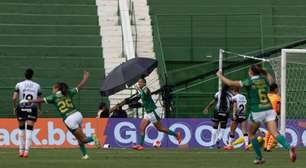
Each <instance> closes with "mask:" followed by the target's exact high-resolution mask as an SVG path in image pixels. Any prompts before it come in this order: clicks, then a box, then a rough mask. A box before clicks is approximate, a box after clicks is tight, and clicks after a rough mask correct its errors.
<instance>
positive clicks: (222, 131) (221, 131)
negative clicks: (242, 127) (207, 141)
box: [218, 128, 225, 140]
mask: <svg viewBox="0 0 306 168" xmlns="http://www.w3.org/2000/svg"><path fill="white" fill-rule="evenodd" d="M224 131H225V129H224V128H220V131H219V135H218V140H222V138H223V134H224Z"/></svg>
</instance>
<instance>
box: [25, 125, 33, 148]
mask: <svg viewBox="0 0 306 168" xmlns="http://www.w3.org/2000/svg"><path fill="white" fill-rule="evenodd" d="M31 143H32V130H27V131H26V143H25V151H27V152H29V150H30V147H31Z"/></svg>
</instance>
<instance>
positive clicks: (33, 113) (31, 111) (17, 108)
mask: <svg viewBox="0 0 306 168" xmlns="http://www.w3.org/2000/svg"><path fill="white" fill-rule="evenodd" d="M33 75H34V71H33V70H32V69H27V70H26V71H25V73H24V77H25V80H24V81H22V82H19V83H17V84H16V87H15V91H14V93H13V110H14V113H15V114H16V117H17V120H18V126H19V129H18V139H19V157H20V158H22V157H25V158H28V157H29V151H30V147H31V142H32V138H31V137H32V132H33V128H34V125H35V122H36V121H37V113H38V111H39V109H40V106H38V105H37V104H36V103H18V104H17V102H19V101H17V99H18V100H23V99H27V100H33V99H37V98H38V97H39V96H41V89H40V85H39V84H38V83H36V82H34V81H32V77H33ZM25 129H26V131H25ZM24 136H25V137H24ZM24 138H25V142H24Z"/></svg>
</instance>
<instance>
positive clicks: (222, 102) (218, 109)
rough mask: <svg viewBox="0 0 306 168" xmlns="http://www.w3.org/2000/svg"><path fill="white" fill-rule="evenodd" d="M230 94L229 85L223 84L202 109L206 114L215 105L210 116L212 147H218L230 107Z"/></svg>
mask: <svg viewBox="0 0 306 168" xmlns="http://www.w3.org/2000/svg"><path fill="white" fill-rule="evenodd" d="M232 96H233V95H232V93H231V92H230V88H229V86H228V85H225V86H224V87H223V88H222V90H221V92H217V93H216V94H215V97H214V99H213V100H212V101H211V102H210V103H209V104H208V105H207V106H206V107H205V108H204V110H203V113H204V114H208V110H209V108H211V107H212V106H213V105H215V111H214V116H213V118H212V121H213V128H214V129H213V131H212V136H211V137H212V142H213V147H217V148H219V147H220V146H219V145H220V141H221V140H222V137H223V134H224V131H225V129H226V124H227V120H228V117H229V113H230V111H231V109H232ZM219 125H220V126H219ZM219 127H220V128H219Z"/></svg>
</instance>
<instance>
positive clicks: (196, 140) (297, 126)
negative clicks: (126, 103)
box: [105, 119, 306, 148]
mask: <svg viewBox="0 0 306 168" xmlns="http://www.w3.org/2000/svg"><path fill="white" fill-rule="evenodd" d="M140 121H141V120H139V119H110V120H109V121H108V125H107V128H106V132H105V134H106V135H107V140H106V143H108V144H110V145H111V146H112V147H131V146H132V145H133V144H136V143H137V142H138V141H139V129H138V127H139V124H140ZM162 124H163V126H164V127H168V128H169V129H171V130H173V131H175V132H177V131H181V132H182V135H183V139H182V143H181V145H183V146H184V147H191V148H209V147H211V146H212V145H213V143H212V140H211V135H212V130H213V127H212V122H211V120H210V119H163V120H162ZM229 124H230V122H229ZM229 124H228V127H227V128H226V130H225V134H224V136H223V137H222V142H223V144H227V139H228V135H229V130H230V129H229ZM260 130H261V131H262V132H266V129H265V128H260ZM239 136H243V134H242V131H241V129H240V128H237V129H236V138H238V137H239ZM286 138H287V139H288V141H289V143H290V144H291V145H295V146H299V147H306V120H288V121H287V130H286ZM156 139H158V140H160V141H161V147H177V146H178V143H177V140H176V139H175V138H174V137H173V136H171V135H166V134H164V133H161V132H158V131H157V130H156V129H155V128H154V126H153V124H150V125H149V126H148V128H147V130H146V137H145V146H147V147H152V144H153V142H154V141H155V140H156ZM242 145H243V144H241V145H240V146H242ZM238 147H239V146H238Z"/></svg>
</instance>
